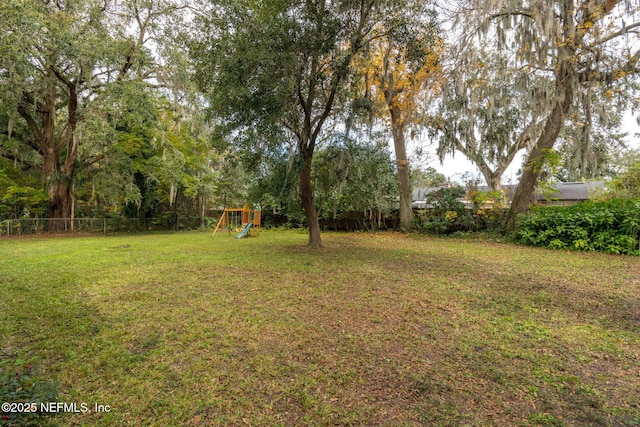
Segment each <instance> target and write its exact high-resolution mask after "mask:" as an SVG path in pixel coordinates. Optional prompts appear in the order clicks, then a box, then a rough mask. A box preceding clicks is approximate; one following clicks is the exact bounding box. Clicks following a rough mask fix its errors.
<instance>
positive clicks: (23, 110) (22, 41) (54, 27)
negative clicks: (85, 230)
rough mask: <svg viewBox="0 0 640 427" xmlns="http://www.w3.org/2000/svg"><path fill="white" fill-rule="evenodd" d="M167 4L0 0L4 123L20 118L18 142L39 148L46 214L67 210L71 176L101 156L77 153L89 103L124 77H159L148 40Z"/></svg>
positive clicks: (59, 215)
mask: <svg viewBox="0 0 640 427" xmlns="http://www.w3.org/2000/svg"><path fill="white" fill-rule="evenodd" d="M171 10H174V7H173V6H172V5H171V4H169V3H168V2H150V1H145V0H126V1H123V2H110V1H98V0H73V1H64V2H51V1H44V0H20V1H10V2H1V3H0V17H1V19H0V47H1V48H0V90H1V91H2V93H3V98H2V103H1V104H2V106H1V107H2V108H3V110H5V112H6V113H7V114H8V115H9V116H10V117H11V119H10V121H9V122H10V123H11V122H12V121H14V122H15V121H16V120H22V121H23V123H25V125H26V127H27V128H28V129H29V130H30V132H31V137H30V138H25V139H24V142H25V143H27V144H28V145H29V146H30V148H31V149H32V150H33V151H34V152H36V153H37V156H36V157H37V159H38V160H37V161H36V162H33V166H34V167H36V168H39V169H40V170H41V171H42V177H43V180H44V184H45V186H46V189H47V193H48V210H49V213H48V214H49V217H51V218H54V219H58V220H61V219H63V218H69V217H70V216H71V214H72V202H71V201H72V188H73V179H74V175H75V174H76V172H77V170H78V168H83V167H87V166H89V165H91V164H93V163H94V162H97V161H99V160H101V159H102V158H103V157H104V156H101V155H98V156H96V157H94V158H81V156H80V153H81V149H80V147H81V145H82V144H83V143H84V142H85V141H84V140H83V138H82V137H81V136H80V134H79V132H78V131H79V128H80V127H81V126H82V123H83V122H84V121H85V120H86V119H87V117H88V115H89V114H88V113H87V112H88V110H89V109H90V107H92V106H95V104H97V103H99V102H101V101H103V100H104V99H105V98H107V97H106V96H105V95H104V94H105V93H110V94H111V95H113V94H114V93H118V92H119V93H122V94H124V93H128V92H129V91H128V90H127V86H128V84H129V83H130V82H134V81H142V80H145V79H147V80H148V79H151V81H152V82H153V83H154V84H156V83H158V81H159V76H158V75H157V74H156V73H155V71H156V70H157V69H156V67H155V64H154V61H153V60H152V56H151V54H150V51H149V47H148V44H149V43H150V41H151V40H152V37H151V36H152V34H153V31H154V28H155V27H154V26H155V25H157V23H158V21H159V20H160V19H161V18H163V17H164V16H166V14H167V13H169V12H170V11H171ZM134 87H137V86H135V85H134ZM134 96H135V95H134ZM123 105H124V108H125V110H126V109H127V108H128V107H127V103H126V102H124V103H123ZM105 109H106V110H109V107H106V108H105ZM97 110H98V109H96V108H94V109H93V113H95V111H97ZM110 112H111V113H116V115H117V113H118V112H117V111H114V110H113V109H111V110H110ZM120 112H122V111H120ZM93 113H91V114H93ZM10 127H11V126H10ZM5 155H7V154H6V153H5ZM59 227H62V222H61V221H54V223H53V224H52V228H53V229H54V230H55V229H56V228H59Z"/></svg>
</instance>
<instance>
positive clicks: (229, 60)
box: [0, 0, 640, 246]
mask: <svg viewBox="0 0 640 427" xmlns="http://www.w3.org/2000/svg"><path fill="white" fill-rule="evenodd" d="M447 7H448V9H446V8H443V7H440V8H438V7H437V5H436V4H435V3H431V2H424V1H417V0H355V1H354V0H349V1H346V0H336V1H331V0H283V1H277V2H274V1H244V0H200V1H197V2H193V1H190V2H181V1H179V0H157V1H148V0H123V1H117V2H116V1H110V0H68V1H64V2H51V1H46V0H19V1H12V2H3V3H2V4H1V5H0V93H1V94H2V98H1V99H0V192H1V194H0V215H1V216H2V217H20V216H26V215H29V216H48V217H52V218H58V219H62V218H71V217H77V216H104V215H122V216H128V217H138V218H142V217H152V216H158V215H188V216H196V215H197V216H200V217H201V218H202V219H203V223H204V218H205V217H206V216H207V215H208V214H209V213H210V212H211V210H212V209H219V208H222V207H225V206H233V205H244V204H245V203H247V202H252V203H261V204H262V205H263V206H264V208H265V209H269V210H270V211H273V212H278V213H281V214H284V215H288V216H289V217H290V218H295V219H296V220H297V221H301V222H304V223H305V224H306V226H307V227H308V228H309V244H310V245H311V246H321V245H322V239H321V235H320V221H321V220H323V219H324V220H327V219H334V220H335V219H336V218H338V217H339V216H340V215H348V214H349V213H351V212H361V213H363V214H364V215H367V216H369V217H370V219H371V220H372V222H376V221H377V222H378V223H380V218H382V217H383V216H384V215H386V214H388V213H389V212H391V211H394V210H396V209H399V217H400V225H401V226H402V228H404V229H408V228H411V227H412V225H413V217H412V216H413V211H412V209H411V192H412V186H413V185H414V184H419V185H424V184H425V183H430V184H433V183H434V182H435V183H440V182H436V181H442V180H443V179H442V177H437V176H435V174H434V173H433V171H428V170H427V171H420V170H418V169H415V168H414V170H412V165H411V162H410V153H409V150H410V147H409V146H410V145H411V142H412V141H414V142H415V144H418V145H419V144H420V141H424V140H426V139H428V138H431V139H432V140H433V141H435V142H436V143H437V146H438V153H439V154H440V156H441V157H443V156H445V155H448V154H452V153H454V152H460V153H462V154H463V155H465V156H466V157H468V158H469V159H470V160H471V161H472V162H474V164H475V165H476V166H477V167H478V169H479V170H480V171H481V173H482V175H483V176H484V179H485V181H486V182H487V184H488V185H489V186H490V187H491V189H492V190H497V189H499V188H500V184H501V177H502V174H503V173H504V171H505V170H506V168H507V167H508V166H509V165H510V164H511V163H512V162H513V160H514V159H515V158H516V155H517V154H518V153H520V152H526V153H527V154H526V161H525V163H524V164H523V165H522V168H521V176H520V184H519V186H518V190H517V192H516V196H515V198H514V200H513V203H512V205H511V215H510V216H509V226H511V227H513V225H514V221H515V217H516V214H518V213H522V212H526V211H527V209H528V207H529V204H530V201H531V195H532V192H533V190H534V188H535V187H536V186H537V185H538V183H539V181H540V180H544V179H561V180H577V179H583V178H594V177H601V176H614V175H616V174H617V173H619V172H622V171H621V170H619V168H616V167H615V163H616V156H617V157H620V156H619V153H620V152H624V149H625V147H624V143H623V135H622V133H621V131H620V125H621V114H622V111H624V110H625V109H627V108H630V107H632V106H634V102H635V97H634V94H635V89H636V75H637V72H638V59H640V51H639V50H638V49H637V47H636V46H635V44H634V43H631V42H629V38H630V37H631V36H634V35H635V33H636V31H637V30H638V28H640V23H639V22H640V21H638V19H637V18H638V7H640V5H639V4H637V2H634V1H631V0H626V1H614V0H584V1H577V0H571V1H566V0H563V1H553V2H542V1H537V0H527V1H525V0H493V1H481V2H459V4H458V3H456V2H452V3H451V4H449V5H448V6H447ZM443 28H447V29H448V31H443ZM449 30H450V31H449ZM389 142H391V144H390V145H391V146H392V150H391V151H389V150H387V148H386V147H387V145H389ZM391 159H393V160H391ZM553 159H556V160H553ZM557 159H560V160H559V161H558V160H557ZM554 162H555V163H554ZM374 219H376V221H374ZM55 227H56V224H55V223H54V224H53V228H54V229H55Z"/></svg>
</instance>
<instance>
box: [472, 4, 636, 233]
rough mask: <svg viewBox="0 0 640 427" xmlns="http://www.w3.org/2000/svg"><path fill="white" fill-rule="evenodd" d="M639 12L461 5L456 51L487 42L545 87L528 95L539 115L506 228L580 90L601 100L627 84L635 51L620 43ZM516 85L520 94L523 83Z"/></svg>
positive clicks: (626, 7) (526, 201) (620, 7)
mask: <svg viewBox="0 0 640 427" xmlns="http://www.w3.org/2000/svg"><path fill="white" fill-rule="evenodd" d="M638 6H639V4H638V2H637V1H633V0H624V1H621V0H556V1H542V0H491V1H473V2H465V3H464V6H463V7H464V9H463V11H462V13H461V15H460V16H461V17H462V19H461V20H460V22H463V23H464V30H463V31H461V34H463V35H464V37H466V38H467V39H466V40H465V41H464V42H463V46H464V43H467V44H469V43H477V42H478V40H480V41H484V42H487V41H492V42H493V43H494V45H495V46H496V48H498V49H502V50H504V51H507V52H510V54H511V55H512V56H513V57H514V58H515V59H516V60H517V65H519V66H520V67H522V68H523V69H526V70H527V71H528V72H529V73H530V75H531V76H532V77H536V78H545V79H549V81H551V82H552V86H551V88H550V89H549V90H548V91H545V92H543V93H539V92H538V93H533V92H531V94H530V96H531V97H535V99H536V100H537V103H538V106H537V107H536V109H537V111H542V112H543V113H542V114H541V115H540V128H539V131H538V132H536V133H535V134H534V135H533V136H532V140H533V141H534V143H533V144H532V148H531V150H530V151H529V154H528V157H527V160H526V164H525V167H524V169H523V173H522V177H521V179H520V183H519V185H518V188H517V191H516V193H515V196H514V199H513V201H512V204H511V209H510V215H509V219H508V223H507V225H508V227H509V228H513V227H514V226H515V218H516V215H517V214H519V213H525V212H527V211H528V208H529V205H530V203H531V197H532V195H533V192H534V189H535V187H536V185H537V181H538V178H539V176H540V172H541V171H542V169H543V165H544V163H545V160H546V158H547V156H548V155H549V153H550V152H551V150H552V149H553V147H554V145H555V143H556V140H557V139H558V136H559V135H560V132H561V130H562V129H563V127H564V126H565V123H566V122H567V121H568V120H569V119H570V118H571V115H572V113H573V109H574V106H575V103H576V102H577V100H578V96H577V95H578V94H579V93H581V92H580V91H581V90H582V88H585V87H591V88H593V89H594V90H602V91H603V92H604V91H607V90H612V89H615V88H617V87H624V86H625V82H626V81H627V80H628V78H629V76H630V75H633V74H635V73H637V72H638V59H640V49H638V48H637V46H636V45H635V44H633V43H626V42H625V40H626V38H627V37H628V35H629V34H634V33H636V32H637V31H638V29H639V28H640V21H639V20H638V19H637V18H638V15H637V8H638ZM459 51H460V52H463V53H464V52H465V49H464V48H462V49H459ZM495 72H496V73H498V72H501V70H500V69H496V70H495ZM520 84H521V85H524V86H522V87H523V88H526V87H527V86H526V82H521V83H520ZM533 87H535V85H533V86H532V88H533ZM523 129H526V128H525V127H523Z"/></svg>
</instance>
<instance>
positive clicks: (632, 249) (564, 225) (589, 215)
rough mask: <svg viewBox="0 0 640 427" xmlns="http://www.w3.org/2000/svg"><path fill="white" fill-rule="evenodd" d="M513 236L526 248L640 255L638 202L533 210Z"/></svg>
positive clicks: (549, 207) (627, 200)
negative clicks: (526, 246) (541, 247)
mask: <svg viewBox="0 0 640 427" xmlns="http://www.w3.org/2000/svg"><path fill="white" fill-rule="evenodd" d="M516 234H517V240H518V241H519V242H520V243H524V244H526V245H533V246H545V247H548V248H552V249H575V250H584V251H600V252H607V253H614V254H629V255H640V199H616V200H608V201H587V202H583V203H580V204H577V205H574V206H569V207H556V206H544V207H540V206H538V207H534V208H532V210H531V213H530V214H529V215H527V216H522V217H521V218H520V220H519V222H518V228H517V233H516Z"/></svg>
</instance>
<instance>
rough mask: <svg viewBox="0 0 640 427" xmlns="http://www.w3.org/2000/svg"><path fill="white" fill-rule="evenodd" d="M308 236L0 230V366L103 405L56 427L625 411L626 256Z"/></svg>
mask: <svg viewBox="0 0 640 427" xmlns="http://www.w3.org/2000/svg"><path fill="white" fill-rule="evenodd" d="M323 238H324V242H325V245H326V248H325V249H322V250H310V249H307V248H306V247H305V246H304V243H305V242H306V239H307V237H306V235H305V234H302V233H299V232H284V231H279V232H276V231H266V232H263V233H262V234H261V236H260V237H259V238H253V239H243V240H236V239H232V238H229V237H227V235H226V234H219V235H217V236H216V237H215V239H212V238H211V236H210V235H209V234H208V233H180V234H154V235H119V236H112V237H101V236H100V237H75V238H56V239H17V240H0V320H1V322H0V360H2V361H3V362H1V363H2V364H1V365H0V371H4V372H7V371H10V370H11V369H13V364H14V362H15V361H16V360H17V359H23V360H29V361H30V363H34V365H37V366H39V367H40V375H41V376H42V377H44V378H49V379H55V380H58V381H59V382H60V388H59V390H60V394H59V398H58V400H59V401H63V402H85V403H88V404H89V407H90V408H91V409H93V405H94V404H101V405H109V406H110V408H111V410H110V412H108V413H107V412H101V413H95V412H91V413H89V412H87V413H67V414H59V415H56V416H53V417H50V418H49V421H48V423H50V424H52V425H63V426H67V425H72V426H98V425H104V426H111V425H117V426H121V425H122V426H178V425H186V426H301V425H305V426H307V425H308V426H312V425H313V426H334V425H339V426H348V425H353V426H360V425H362V426H374V425H379V426H420V425H426V426H438V425H441V426H464V425H468V426H533V425H545V426H564V425H566V426H589V425H593V426H637V425H640V406H639V405H640V260H639V259H638V258H631V257H624V256H608V255H602V254H591V253H589V254H585V253H577V252H570V253H568V252H560V251H548V250H541V249H535V248H529V247H516V246H511V245H508V244H501V243H496V242H485V241H475V240H455V239H438V238H428V237H424V236H416V235H402V234H394V233H379V234H331V233H326V234H324V235H323ZM2 422H3V421H2V420H0V423H2Z"/></svg>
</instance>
